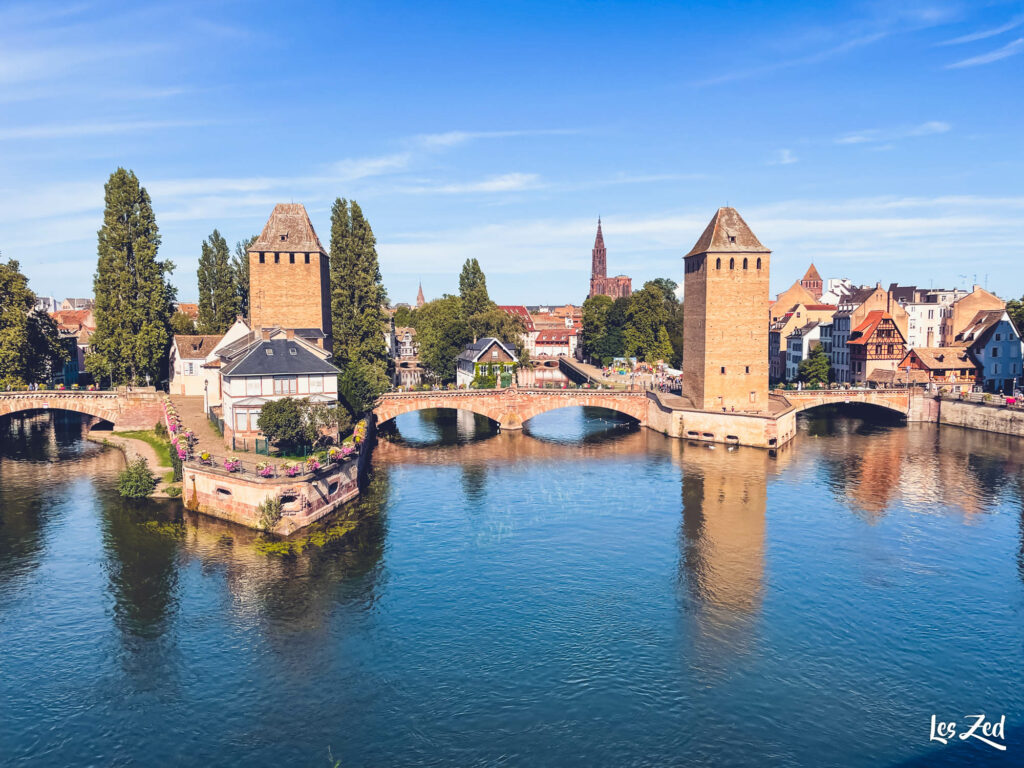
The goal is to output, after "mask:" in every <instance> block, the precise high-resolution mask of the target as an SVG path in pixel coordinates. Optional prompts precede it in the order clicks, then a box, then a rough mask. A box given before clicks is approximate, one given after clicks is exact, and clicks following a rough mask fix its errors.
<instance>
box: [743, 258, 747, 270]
mask: <svg viewBox="0 0 1024 768" xmlns="http://www.w3.org/2000/svg"><path fill="white" fill-rule="evenodd" d="M743 268H744V269H746V268H747V260H746V259H744V260H743Z"/></svg>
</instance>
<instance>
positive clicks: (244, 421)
mask: <svg viewBox="0 0 1024 768" xmlns="http://www.w3.org/2000/svg"><path fill="white" fill-rule="evenodd" d="M235 431H236V432H248V431H249V412H248V411H235Z"/></svg>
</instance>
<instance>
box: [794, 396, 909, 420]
mask: <svg viewBox="0 0 1024 768" xmlns="http://www.w3.org/2000/svg"><path fill="white" fill-rule="evenodd" d="M821 408H839V409H841V410H846V409H850V408H861V409H863V408H868V409H870V410H877V411H880V412H884V413H887V414H889V415H891V416H902V417H904V418H905V417H906V415H907V409H906V408H901V407H898V406H897V405H895V404H893V403H889V402H875V401H870V400H846V401H830V402H824V403H813V404H808V405H806V406H804V407H802V408H800V411H799V412H800V413H813V412H814V411H817V410H819V409H821Z"/></svg>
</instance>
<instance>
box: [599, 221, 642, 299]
mask: <svg viewBox="0 0 1024 768" xmlns="http://www.w3.org/2000/svg"><path fill="white" fill-rule="evenodd" d="M632 293H633V280H632V279H631V278H629V277H626V276H625V275H616V276H615V277H608V251H607V249H606V248H605V247H604V235H603V234H602V233H601V219H598V220H597V236H596V237H595V238H594V249H593V250H592V251H591V254H590V293H589V294H588V296H600V295H604V296H611V297H612V298H613V299H619V298H629V297H630V295H632Z"/></svg>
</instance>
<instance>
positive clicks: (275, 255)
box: [274, 253, 281, 264]
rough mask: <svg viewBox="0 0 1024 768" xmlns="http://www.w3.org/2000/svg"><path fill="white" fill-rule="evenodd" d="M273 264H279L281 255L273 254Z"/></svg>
mask: <svg viewBox="0 0 1024 768" xmlns="http://www.w3.org/2000/svg"><path fill="white" fill-rule="evenodd" d="M274 263H275V264H280V263H281V254H280V253H275V254H274Z"/></svg>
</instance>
